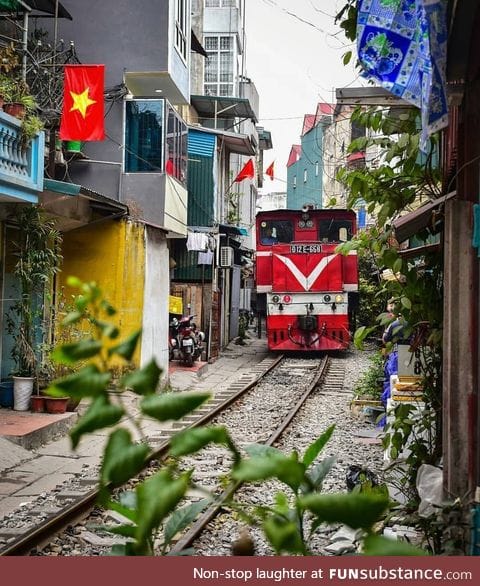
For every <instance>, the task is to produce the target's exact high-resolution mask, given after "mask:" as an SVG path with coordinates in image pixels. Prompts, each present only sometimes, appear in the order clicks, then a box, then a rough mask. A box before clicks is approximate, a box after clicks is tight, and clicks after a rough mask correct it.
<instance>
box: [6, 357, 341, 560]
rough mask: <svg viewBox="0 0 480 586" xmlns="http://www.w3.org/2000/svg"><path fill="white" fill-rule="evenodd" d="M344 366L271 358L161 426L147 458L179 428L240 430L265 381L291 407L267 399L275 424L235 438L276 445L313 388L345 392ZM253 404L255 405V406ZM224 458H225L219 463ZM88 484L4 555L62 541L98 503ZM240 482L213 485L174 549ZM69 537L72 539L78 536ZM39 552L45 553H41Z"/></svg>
mask: <svg viewBox="0 0 480 586" xmlns="http://www.w3.org/2000/svg"><path fill="white" fill-rule="evenodd" d="M342 369H343V367H342V366H339V365H338V364H336V361H335V360H333V361H331V360H329V359H328V357H325V358H324V359H322V360H321V361H320V362H319V361H318V360H317V361H312V360H310V361H309V360H305V359H303V360H298V359H297V360H292V359H284V357H283V356H279V357H276V358H267V359H265V360H263V361H262V362H261V363H259V364H258V365H257V366H256V367H255V368H254V369H252V371H251V372H249V373H248V374H247V375H244V376H242V377H241V378H240V379H239V380H238V381H236V382H235V383H233V384H231V385H230V386H229V387H228V388H226V389H225V390H223V391H221V392H217V393H216V394H215V396H214V397H213V399H212V401H211V402H210V403H209V404H208V406H205V407H204V408H202V409H199V410H198V411H197V412H196V413H195V414H194V415H189V416H187V417H186V418H184V420H182V421H181V422H178V423H176V424H174V428H173V429H171V428H170V429H164V430H161V431H159V432H158V434H157V435H156V437H153V438H152V437H150V438H149V440H150V443H152V442H153V443H154V445H155V452H154V453H153V454H152V455H151V457H150V458H149V462H150V463H152V465H153V464H156V462H155V461H161V460H162V458H163V457H164V456H165V455H166V453H167V452H168V448H169V439H170V437H171V436H172V435H173V434H174V433H176V432H177V431H179V430H180V429H184V428H187V427H195V426H198V425H203V424H206V423H210V422H212V423H213V422H215V423H216V424H224V425H227V426H228V428H229V430H230V432H231V433H232V430H235V427H237V428H238V427H240V428H241V425H240V426H239V425H237V424H236V423H235V421H234V420H233V421H232V420H231V418H232V417H233V416H234V415H236V416H238V414H239V413H243V411H244V410H246V411H245V413H247V414H248V413H251V412H252V411H254V412H255V414H256V415H258V414H257V411H261V409H260V407H259V404H260V403H261V402H262V401H261V398H260V399H259V396H260V397H261V396H262V395H261V393H262V391H261V388H262V385H263V386H265V385H266V386H268V385H270V386H272V385H273V386H274V387H275V389H276V390H275V393H276V394H277V393H278V396H279V397H280V396H281V393H280V390H278V389H277V385H278V387H279V389H281V390H282V392H283V391H285V396H292V401H291V404H288V405H287V407H288V408H287V409H285V410H283V411H282V413H281V414H280V413H277V412H278V411H279V405H280V404H281V403H284V402H285V403H286V402H287V401H286V400H282V399H280V398H279V401H278V405H275V404H273V405H272V404H270V405H269V404H268V401H266V404H265V405H264V406H263V407H264V408H265V409H266V411H265V414H264V415H261V414H260V418H261V419H262V418H263V419H262V420H266V419H271V420H272V425H271V426H266V425H265V424H263V425H262V428H263V429H261V430H260V432H254V435H253V437H248V436H249V434H248V433H246V432H245V430H242V429H240V433H239V437H237V438H235V437H234V440H235V441H236V442H237V443H238V445H240V446H242V445H243V444H246V443H266V444H267V445H274V444H278V442H279V438H281V436H282V435H283V434H284V433H285V430H287V429H288V427H289V425H290V424H291V422H292V421H293V420H294V419H295V417H296V416H297V415H298V412H299V411H300V410H301V409H302V406H304V405H305V402H306V401H307V400H308V398H309V397H310V396H311V395H312V393H313V392H314V391H315V394H317V395H318V394H319V393H320V394H324V395H330V394H332V393H336V392H341V387H342V383H343V371H342ZM272 377H273V382H271V381H270V379H271V378H272ZM269 381H270V382H269ZM286 381H290V385H291V388H289V389H287V387H288V386H289V384H288V383H287V382H286ZM294 381H297V382H298V384H299V386H298V389H295V383H294ZM248 391H252V392H253V394H255V393H257V394H258V393H260V395H259V396H257V398H250V394H249V393H248ZM252 405H254V408H253V409H252ZM245 413H243V415H242V417H244V418H245V417H246V418H247V419H249V418H250V417H251V416H250V415H247V416H246V415H245ZM277 415H278V416H277ZM255 434H256V435H255ZM257 435H258V437H257ZM312 439H313V438H312ZM205 457H206V458H207V466H210V469H212V466H211V454H210V460H209V455H208V454H207V455H206V456H205V455H204V456H203V458H205ZM199 458H200V461H199V462H193V460H192V461H189V462H187V463H186V467H188V468H194V469H195V471H197V469H199V470H200V471H201V470H202V461H201V460H202V455H200V456H199ZM220 460H221V458H220V459H219V461H220ZM147 465H148V463H147ZM213 468H214V472H215V476H216V478H218V477H219V475H221V470H220V466H219V465H215V466H214V467H213ZM147 473H148V471H147ZM199 474H200V481H199V484H202V479H201V477H202V472H200V473H199ZM203 474H206V475H207V476H208V473H206V472H205V471H204V472H203ZM212 476H213V474H212ZM95 480H96V477H92V483H93V482H94V481H95ZM84 484H85V485H86V486H87V489H86V490H85V492H84V494H83V495H72V494H69V493H68V491H67V492H63V493H62V492H61V493H60V498H61V499H63V500H62V507H61V509H59V510H58V511H56V512H55V513H53V514H51V515H50V516H49V517H47V518H46V519H44V520H42V521H41V522H39V523H36V524H34V525H33V526H32V527H29V528H27V530H26V531H25V532H23V533H22V535H19V536H17V537H16V538H15V539H13V540H10V542H9V543H8V544H7V545H6V546H4V547H3V548H2V549H0V555H2V556H7V555H9V556H13V555H28V554H29V553H31V552H32V551H34V552H35V553H39V552H41V550H42V549H43V548H45V546H46V545H47V544H51V543H52V542H55V541H54V540H55V539H56V538H57V540H58V539H60V540H61V537H58V536H60V535H61V534H62V531H64V530H65V529H66V528H67V527H69V526H71V527H73V528H75V526H76V524H78V523H81V521H82V520H83V519H85V518H88V516H89V515H90V514H91V512H92V511H93V509H94V507H95V501H96V497H97V490H96V488H95V489H92V488H91V486H92V485H91V484H90V486H89V483H88V479H87V480H85V481H84ZM240 486H241V485H240V484H236V485H232V486H229V487H228V488H227V489H226V490H224V489H221V488H220V487H216V488H214V489H213V492H214V493H216V499H215V500H214V503H213V504H212V505H211V506H210V507H209V508H208V509H207V510H206V511H205V512H204V513H203V514H202V515H201V517H200V518H199V519H198V520H197V522H196V523H195V524H194V525H193V526H192V527H191V528H190V529H189V530H188V531H187V533H185V534H184V535H183V536H181V537H180V539H178V541H177V542H176V544H175V545H174V550H173V551H172V553H178V552H180V551H182V550H184V549H185V548H188V547H189V546H191V544H192V543H194V542H195V541H196V540H198V539H199V537H200V536H201V535H202V533H203V532H204V531H205V530H206V529H207V530H208V526H209V524H210V523H211V522H212V520H213V519H215V518H216V516H217V515H218V513H219V512H220V511H221V510H222V503H224V501H225V499H226V498H228V497H230V496H231V495H232V494H233V493H234V492H236V491H237V490H239V489H240ZM208 490H211V491H212V487H211V486H208ZM68 497H71V500H70V501H68ZM102 514H105V516H106V519H107V521H106V522H108V524H111V522H112V518H111V517H109V516H108V513H102V512H98V511H97V512H96V517H95V525H97V528H98V522H97V521H98V520H100V519H101V517H102ZM72 532H73V533H76V531H73V530H72V529H71V528H70V529H69V533H70V536H72ZM0 534H1V530H0ZM65 535H66V534H65ZM71 538H72V539H73V538H74V537H71ZM87 549H88V548H87ZM46 551H47V554H46V555H48V548H47V550H46ZM40 555H44V554H41V553H40ZM77 555H91V554H89V553H88V551H87V552H81V553H79V554H77Z"/></svg>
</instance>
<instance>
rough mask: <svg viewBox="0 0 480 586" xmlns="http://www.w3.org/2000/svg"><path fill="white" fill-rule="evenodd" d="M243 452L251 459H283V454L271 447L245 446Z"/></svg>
mask: <svg viewBox="0 0 480 586" xmlns="http://www.w3.org/2000/svg"><path fill="white" fill-rule="evenodd" d="M245 451H246V452H247V454H248V455H249V456H251V457H253V456H266V457H268V456H273V457H275V456H280V457H283V455H284V454H283V452H282V451H281V450H279V449H278V448H274V447H273V446H266V445H265V444H248V446H245Z"/></svg>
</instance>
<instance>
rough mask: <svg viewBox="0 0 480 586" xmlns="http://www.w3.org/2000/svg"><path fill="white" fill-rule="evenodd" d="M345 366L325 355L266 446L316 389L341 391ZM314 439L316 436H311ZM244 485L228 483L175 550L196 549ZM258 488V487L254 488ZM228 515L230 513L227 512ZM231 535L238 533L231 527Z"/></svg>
mask: <svg viewBox="0 0 480 586" xmlns="http://www.w3.org/2000/svg"><path fill="white" fill-rule="evenodd" d="M292 372H293V375H295V374H297V375H299V374H300V372H297V373H295V369H293V371H292ZM344 374H345V369H344V366H343V365H342V364H341V363H336V362H335V361H333V362H332V360H331V359H330V358H329V357H325V358H324V359H323V360H322V362H321V364H320V366H319V369H318V372H317V374H316V376H315V377H314V378H313V379H312V380H311V381H310V382H309V384H308V386H307V388H306V389H305V391H304V392H303V394H302V395H301V396H300V397H299V398H298V399H297V400H296V402H295V404H294V405H293V406H292V408H291V409H290V410H289V412H288V413H287V414H286V415H285V417H284V418H283V419H282V422H281V424H280V425H278V427H277V428H276V429H275V430H274V431H273V433H272V434H271V435H270V436H269V437H268V439H267V440H266V441H265V442H264V443H265V445H267V446H278V445H279V442H280V440H281V438H282V436H283V434H284V433H285V431H286V430H287V429H289V427H290V425H291V424H292V422H293V420H294V419H295V418H296V417H297V416H298V414H299V412H300V411H301V410H302V409H303V408H304V407H305V404H306V402H307V401H308V399H309V398H310V397H311V395H312V394H313V393H314V392H315V394H317V395H318V394H321V395H329V394H331V393H333V392H335V391H337V392H342V386H343V379H344ZM311 439H314V438H311ZM241 487H242V483H241V482H236V483H234V484H231V485H230V486H228V487H227V488H226V489H225V490H224V491H223V493H222V494H221V495H219V497H218V498H217V500H216V501H215V502H214V503H213V504H212V506H211V507H209V508H208V509H207V510H206V511H205V512H204V513H203V514H202V515H201V516H200V517H199V518H198V519H197V521H196V522H195V523H194V524H193V525H192V526H191V527H190V528H189V529H188V530H187V532H186V533H185V534H184V535H183V536H182V537H181V538H180V539H179V540H178V541H177V542H176V544H175V545H174V547H173V548H172V550H171V553H172V554H181V552H182V551H184V550H186V549H187V548H190V547H193V550H194V551H195V553H197V552H196V549H195V547H194V546H195V542H196V541H197V540H199V539H200V537H201V536H202V534H203V533H204V532H205V531H208V529H209V526H210V524H211V523H212V522H213V521H214V520H215V518H216V517H217V516H218V515H220V514H222V513H223V510H224V503H225V502H226V501H228V500H229V499H230V498H231V497H232V496H233V495H234V494H235V493H237V492H238V491H240V489H241ZM253 490H255V489H253ZM226 515H227V516H229V514H228V513H226ZM230 535H235V533H234V532H233V531H232V532H230Z"/></svg>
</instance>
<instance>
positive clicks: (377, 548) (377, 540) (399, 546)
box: [363, 535, 428, 556]
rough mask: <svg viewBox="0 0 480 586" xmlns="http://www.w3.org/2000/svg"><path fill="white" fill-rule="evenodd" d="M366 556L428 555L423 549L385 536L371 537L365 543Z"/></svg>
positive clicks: (364, 551)
mask: <svg viewBox="0 0 480 586" xmlns="http://www.w3.org/2000/svg"><path fill="white" fill-rule="evenodd" d="M363 553H364V555H378V556H390V555H391V556H403V555H408V556H426V555H428V554H427V552H426V551H424V550H423V549H419V548H418V547H414V546H413V545H410V544H409V543H405V542H404V541H396V540H393V539H388V537H384V536H383V535H369V536H368V537H367V538H366V539H365V541H364V542H363Z"/></svg>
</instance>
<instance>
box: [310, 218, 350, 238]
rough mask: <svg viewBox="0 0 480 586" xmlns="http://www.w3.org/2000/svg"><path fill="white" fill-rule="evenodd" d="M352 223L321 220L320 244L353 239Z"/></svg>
mask: <svg viewBox="0 0 480 586" xmlns="http://www.w3.org/2000/svg"><path fill="white" fill-rule="evenodd" d="M352 232H353V230H352V222H351V221H350V220H335V219H334V218H330V219H328V220H321V221H320V224H319V234H318V236H319V240H320V242H345V241H346V240H351V238H352Z"/></svg>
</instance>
